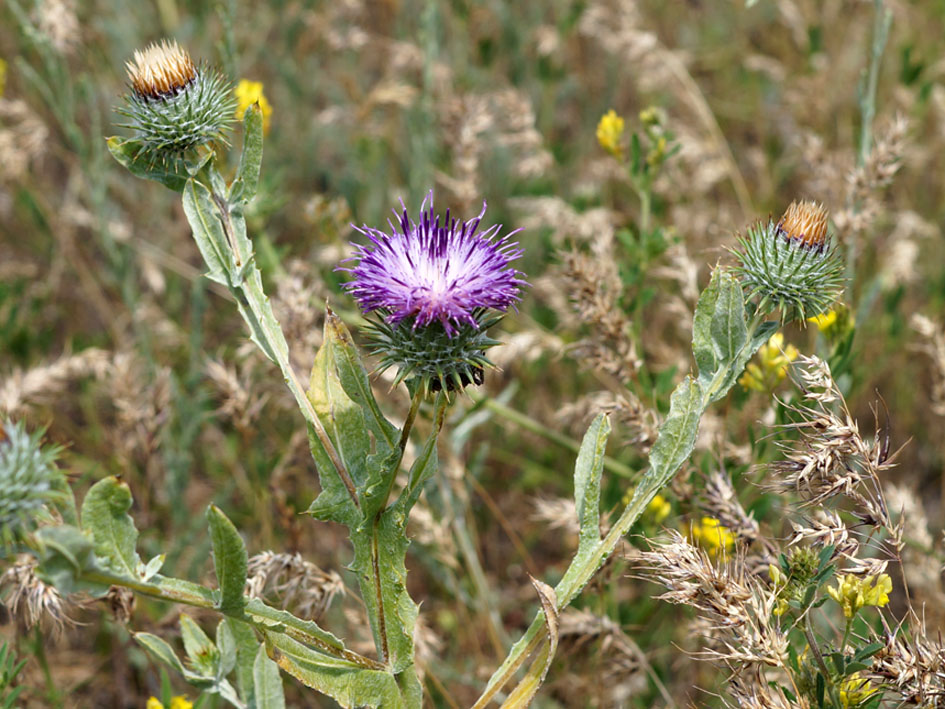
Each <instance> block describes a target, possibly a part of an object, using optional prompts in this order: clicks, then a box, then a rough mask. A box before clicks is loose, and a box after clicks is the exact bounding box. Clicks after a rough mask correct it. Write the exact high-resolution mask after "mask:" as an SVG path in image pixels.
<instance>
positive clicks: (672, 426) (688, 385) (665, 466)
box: [637, 375, 706, 491]
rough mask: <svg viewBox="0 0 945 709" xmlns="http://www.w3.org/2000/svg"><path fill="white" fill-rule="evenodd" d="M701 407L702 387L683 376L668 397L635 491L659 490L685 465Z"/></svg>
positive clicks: (693, 445)
mask: <svg viewBox="0 0 945 709" xmlns="http://www.w3.org/2000/svg"><path fill="white" fill-rule="evenodd" d="M705 407H706V402H705V396H704V393H703V391H702V385H701V384H700V383H699V382H698V381H697V380H695V379H693V378H692V377H690V376H688V375H687V376H686V378H685V379H683V380H682V381H681V382H680V383H679V385H678V386H677V387H676V389H675V390H674V391H673V393H672V396H670V398H669V413H668V414H667V415H666V418H665V419H664V420H663V424H662V425H661V426H660V430H659V434H658V435H657V437H656V443H654V444H653V447H652V448H651V449H650V469H649V470H648V471H647V472H646V474H645V475H644V476H643V479H642V480H641V481H640V484H639V486H638V487H637V489H638V490H647V491H648V490H651V489H655V490H659V489H660V488H661V487H663V485H665V484H666V483H667V482H669V480H670V479H671V478H672V477H673V475H675V474H676V471H677V470H679V467H680V466H681V465H682V464H683V463H685V462H686V460H687V459H688V458H689V456H690V455H691V454H692V449H693V448H694V447H695V445H696V434H697V433H698V432H699V418H700V417H701V416H702V412H703V411H704V410H705Z"/></svg>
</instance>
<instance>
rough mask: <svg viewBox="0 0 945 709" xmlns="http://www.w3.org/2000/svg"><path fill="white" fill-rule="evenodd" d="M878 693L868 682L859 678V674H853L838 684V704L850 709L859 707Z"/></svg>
mask: <svg viewBox="0 0 945 709" xmlns="http://www.w3.org/2000/svg"><path fill="white" fill-rule="evenodd" d="M878 691H879V690H878V689H874V688H873V685H872V684H870V682H869V680H867V679H865V678H863V677H860V673H859V672H854V673H853V674H852V675H850V676H849V677H847V678H846V679H844V680H843V682H842V683H841V684H840V704H841V705H842V706H844V707H850V708H851V709H852V708H853V707H858V706H861V705H862V704H863V702H865V701H866V700H867V699H869V698H870V697H872V696H873V695H874V694H876V692H878Z"/></svg>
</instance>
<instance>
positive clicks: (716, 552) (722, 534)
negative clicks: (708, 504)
mask: <svg viewBox="0 0 945 709" xmlns="http://www.w3.org/2000/svg"><path fill="white" fill-rule="evenodd" d="M690 535H691V536H692V541H693V542H695V543H696V544H698V545H699V546H700V547H702V548H703V549H705V550H706V551H707V552H709V556H711V557H712V558H718V557H721V558H723V559H724V558H725V557H726V555H727V554H728V553H729V552H730V551H731V550H732V549H733V548H734V547H735V535H734V534H732V533H731V531H729V529H728V528H727V527H725V526H723V525H722V523H721V522H720V521H719V520H717V519H716V518H715V517H703V518H702V519H701V520H700V522H699V524H696V525H693V527H692V530H691V532H690Z"/></svg>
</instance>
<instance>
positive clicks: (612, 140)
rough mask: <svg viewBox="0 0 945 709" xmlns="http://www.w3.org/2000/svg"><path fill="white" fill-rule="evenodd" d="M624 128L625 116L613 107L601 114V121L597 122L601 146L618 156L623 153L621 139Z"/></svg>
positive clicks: (598, 138) (598, 139) (598, 140)
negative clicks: (620, 114)
mask: <svg viewBox="0 0 945 709" xmlns="http://www.w3.org/2000/svg"><path fill="white" fill-rule="evenodd" d="M623 128H624V123H623V118H621V117H620V116H618V115H617V113H616V112H615V111H614V110H613V109H611V110H609V111H608V112H607V113H605V114H604V115H603V116H601V119H600V123H598V124H597V142H598V143H600V147H602V148H603V149H604V150H606V151H607V152H608V153H610V154H611V155H614V156H616V157H618V158H619V157H620V156H621V154H622V148H621V147H620V139H621V138H622V137H623Z"/></svg>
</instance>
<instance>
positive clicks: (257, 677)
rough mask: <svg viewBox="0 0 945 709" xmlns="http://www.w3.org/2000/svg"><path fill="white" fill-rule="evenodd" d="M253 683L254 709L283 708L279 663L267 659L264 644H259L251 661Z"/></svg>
mask: <svg viewBox="0 0 945 709" xmlns="http://www.w3.org/2000/svg"><path fill="white" fill-rule="evenodd" d="M253 685H254V687H255V690H254V694H253V696H254V697H255V700H256V709H285V693H284V692H283V691H282V675H281V674H279V665H277V664H276V663H275V662H273V661H272V660H270V659H269V656H268V655H267V654H266V647H265V646H264V645H260V646H259V651H258V652H257V653H256V660H255V662H254V663H253Z"/></svg>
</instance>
